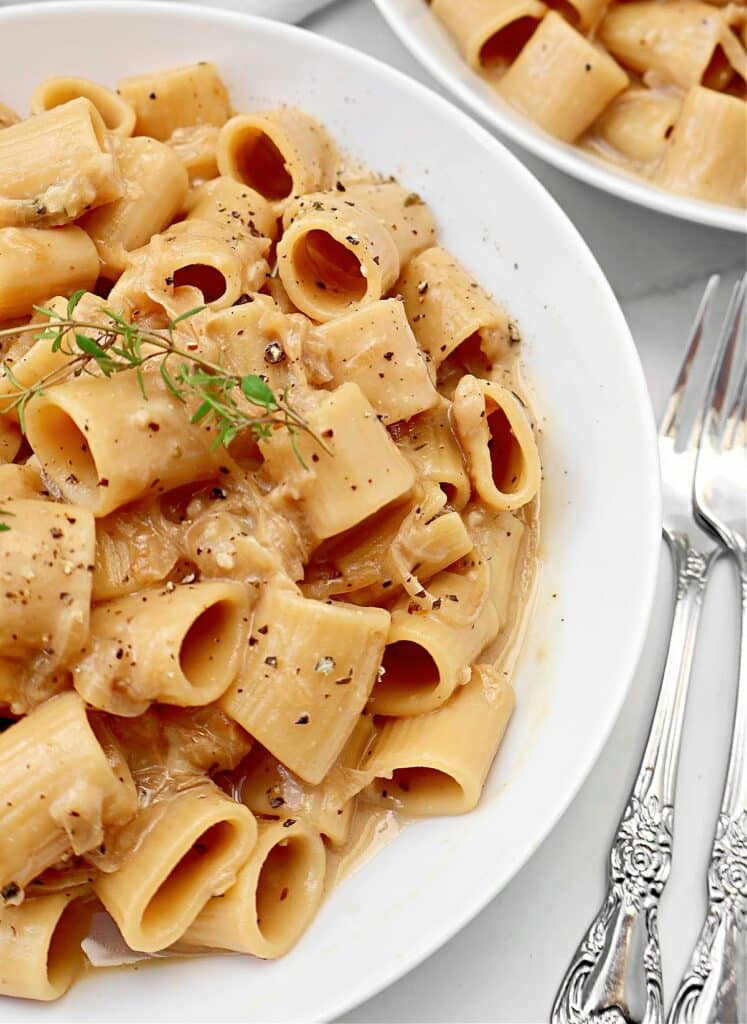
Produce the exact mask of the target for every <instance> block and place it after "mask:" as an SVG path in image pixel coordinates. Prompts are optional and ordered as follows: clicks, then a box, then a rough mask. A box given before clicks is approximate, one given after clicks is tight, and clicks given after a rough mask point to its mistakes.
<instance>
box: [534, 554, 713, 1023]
mask: <svg viewBox="0 0 747 1024" xmlns="http://www.w3.org/2000/svg"><path fill="white" fill-rule="evenodd" d="M668 539H669V541H670V547H671V550H672V556H673V559H674V565H675V570H676V576H677V592H676V599H675V606H674V618H673V621H672V635H671V639H670V642H669V651H668V654H667V660H666V665H665V668H664V673H663V676H662V683H661V689H660V692H659V699H658V701H657V705H656V711H655V712H654V718H653V722H652V725H651V731H650V733H649V737H648V740H647V743H646V750H645V752H644V755H643V760H642V762H641V767H640V769H639V772H638V777H637V778H636V781H635V784H634V786H633V791H632V794H631V796H630V799H629V801H628V803H627V806H626V808H625V812H624V814H623V816H622V819H621V821H620V824H619V826H618V829H617V834H616V836H615V839H614V842H613V844H612V849H611V850H610V858H609V885H608V889H607V895H606V898H605V901H604V903H603V905H602V907H601V909H600V911H599V913H598V914H597V916H596V917H595V919H594V921H593V922H592V924H591V926H590V928H589V930H588V931H587V933H586V935H585V936H584V938H583V940H582V941H581V943H580V945H579V947H578V949H577V950H576V954H575V956H574V958H573V960H572V961H571V964H570V967H569V968H568V971H567V973H566V976H565V978H564V980H563V983H562V985H561V987H560V990H559V992H558V995H557V997H556V1000H555V1005H554V1006H553V1011H552V1021H553V1024H591V1022H600V1024H661V1022H662V1020H663V991H662V973H661V952H660V949H659V930H658V912H659V899H660V897H661V894H662V891H663V889H664V886H665V884H666V881H667V878H668V877H669V869H670V865H671V851H672V824H673V802H674V781H675V777H676V772H677V762H678V758H679V747H680V737H681V733H682V722H683V718H684V710H685V703H686V699H687V688H688V682H689V678H690V668H691V664H692V656H693V651H694V647H695V637H696V634H697V627H698V621H699V618H700V610H701V607H702V603H703V593H704V590H705V584H706V581H707V578H708V573H709V570H710V567H711V564H712V561H713V553H711V554H710V555H703V554H700V553H699V552H697V551H695V550H694V549H693V548H692V547H690V544H689V541H688V538H687V537H685V536H683V535H676V536H674V537H669V538H668Z"/></svg>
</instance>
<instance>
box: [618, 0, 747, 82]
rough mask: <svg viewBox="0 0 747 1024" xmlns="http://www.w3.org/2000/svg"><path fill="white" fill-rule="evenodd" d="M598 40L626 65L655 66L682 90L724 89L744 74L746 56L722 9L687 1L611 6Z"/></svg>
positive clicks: (642, 68)
mask: <svg viewBox="0 0 747 1024" xmlns="http://www.w3.org/2000/svg"><path fill="white" fill-rule="evenodd" d="M599 39H600V41H601V42H602V43H603V45H604V46H606V48H607V49H608V50H609V51H610V53H611V54H613V55H614V56H615V57H617V59H618V60H619V61H620V62H621V63H622V64H625V65H626V67H629V68H632V69H633V70H634V71H637V72H639V73H640V74H644V73H645V72H652V71H655V72H657V74H659V75H661V76H662V77H663V78H664V79H665V80H668V81H670V82H674V83H675V84H676V85H679V86H680V87H681V88H682V89H689V88H690V87H691V86H694V85H699V84H702V85H704V86H707V87H708V88H710V89H725V88H726V86H727V85H728V84H729V82H730V81H731V79H732V78H733V77H734V75H735V73H736V74H738V75H739V76H740V77H741V78H742V79H743V80H744V79H745V78H747V57H745V52H744V49H743V47H742V46H741V45H740V42H739V40H738V39H737V37H736V36H735V35H734V33H733V32H732V31H731V29H730V28H729V26H728V24H727V22H726V19H725V17H724V14H723V12H722V11H720V10H717V9H716V8H715V7H714V6H713V5H712V4H706V3H696V2H692V0H677V3H671V2H666V3H624V4H616V5H614V6H613V7H612V8H611V9H610V10H609V11H608V12H607V15H606V17H605V19H604V21H603V22H602V25H601V27H600V30H599Z"/></svg>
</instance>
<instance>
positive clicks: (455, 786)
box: [374, 767, 467, 815]
mask: <svg viewBox="0 0 747 1024" xmlns="http://www.w3.org/2000/svg"><path fill="white" fill-rule="evenodd" d="M374 787H376V788H377V789H378V790H379V792H380V794H381V797H382V799H384V800H388V799H390V798H391V799H392V800H395V801H398V802H400V803H403V804H405V806H406V807H407V811H408V813H410V814H416V815H417V814H426V815H428V814H432V813H433V810H432V808H433V806H434V805H436V804H437V805H439V806H440V807H441V813H443V814H448V813H449V812H450V811H451V813H456V812H457V811H458V810H460V809H461V805H462V804H464V803H465V802H466V799H467V797H466V794H465V791H464V787H463V786H462V785H460V783H459V781H458V780H457V779H455V778H454V777H453V776H452V775H449V773H448V772H445V771H440V770H439V769H438V768H424V767H413V768H395V769H394V771H393V772H392V777H391V779H376V780H375V782H374Z"/></svg>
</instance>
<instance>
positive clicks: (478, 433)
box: [452, 375, 542, 510]
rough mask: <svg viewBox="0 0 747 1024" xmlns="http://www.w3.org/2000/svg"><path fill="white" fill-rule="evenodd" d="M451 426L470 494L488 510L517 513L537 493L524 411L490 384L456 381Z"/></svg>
mask: <svg viewBox="0 0 747 1024" xmlns="http://www.w3.org/2000/svg"><path fill="white" fill-rule="evenodd" d="M452 415H453V420H454V426H455V429H456V432H457V437H458V438H459V442H460V444H461V446H462V450H463V451H464V454H465V456H466V459H467V468H468V469H469V474H470V478H471V480H472V485H473V487H474V488H475V491H476V492H477V493H478V494H479V496H480V498H481V499H482V500H483V501H484V502H485V504H486V505H487V506H488V507H489V508H493V509H498V510H500V509H517V508H521V507H522V506H523V505H526V504H527V503H528V502H530V501H531V500H532V498H533V497H534V496H535V494H536V493H537V490H538V489H539V485H540V477H541V473H542V467H541V465H540V458H539V452H538V450H537V444H536V442H535V440H534V435H533V433H532V426H531V423H530V421H529V418H528V416H527V414H526V412H525V406H524V405H523V403H522V402H520V401H519V399H518V398H517V397H516V395H515V393H514V392H513V391H509V390H508V388H504V387H502V386H501V385H500V384H497V383H495V382H494V381H486V380H479V379H478V378H477V377H471V376H469V375H466V376H464V377H462V379H461V380H460V382H459V384H458V385H457V389H456V391H455V393H454V406H453V413H452Z"/></svg>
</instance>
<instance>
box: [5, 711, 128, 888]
mask: <svg viewBox="0 0 747 1024" xmlns="http://www.w3.org/2000/svg"><path fill="white" fill-rule="evenodd" d="M94 728H95V721H94V720H93V719H92V717H91V716H89V715H88V714H87V713H86V708H85V705H84V704H83V701H82V700H81V699H80V697H79V696H78V695H77V694H76V693H62V694H59V695H58V696H56V697H52V698H51V699H50V700H48V701H46V702H45V703H44V704H43V705H42V706H41V707H39V708H37V709H36V710H35V711H32V712H31V713H30V714H29V715H27V716H26V717H25V718H22V719H20V721H18V722H16V723H15V725H12V726H11V727H10V728H9V729H6V730H5V732H3V733H2V734H0V775H1V776H2V778H3V780H4V781H3V800H2V805H1V806H0V889H2V896H3V899H4V900H5V902H6V903H12V902H14V901H15V900H16V897H19V896H20V895H21V891H22V889H23V887H24V886H26V885H28V883H29V882H30V881H31V880H32V879H33V878H36V876H37V875H38V874H40V873H41V872H42V871H44V869H45V868H48V867H50V866H51V865H52V864H55V863H56V862H57V861H58V860H60V858H61V857H63V856H64V855H66V854H69V853H71V852H73V853H76V854H83V853H86V851H88V850H90V849H92V848H93V847H95V846H98V845H99V844H100V843H101V842H102V840H103V836H104V831H103V830H104V828H105V827H107V826H111V825H115V824H122V823H124V822H125V821H127V820H128V819H129V818H131V817H132V815H133V814H134V813H135V810H136V806H137V801H136V794H135V785H134V783H133V781H132V777H131V776H130V773H129V771H128V769H127V766H126V764H125V763H124V760H123V759H122V756H121V754H120V753H119V751H118V750H117V749H116V748H115V747H113V746H110V747H107V749H106V750H105V749H103V748H102V745H101V743H100V742H99V740H98V739H97V736H96V735H95V732H94ZM32 750H33V751H36V752H37V756H36V757H33V758H31V757H30V754H29V751H32ZM40 752H43V756H40Z"/></svg>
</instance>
